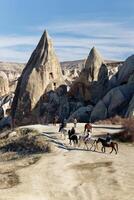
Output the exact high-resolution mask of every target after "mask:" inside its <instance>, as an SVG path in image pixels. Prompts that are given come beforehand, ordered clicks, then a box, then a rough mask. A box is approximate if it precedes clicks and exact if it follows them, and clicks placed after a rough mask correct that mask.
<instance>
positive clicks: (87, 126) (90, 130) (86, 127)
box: [84, 122, 92, 133]
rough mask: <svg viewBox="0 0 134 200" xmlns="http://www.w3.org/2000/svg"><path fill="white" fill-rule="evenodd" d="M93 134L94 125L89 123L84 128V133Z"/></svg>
mask: <svg viewBox="0 0 134 200" xmlns="http://www.w3.org/2000/svg"><path fill="white" fill-rule="evenodd" d="M86 131H87V132H90V133H91V132H92V125H91V124H90V123H89V122H88V123H87V124H85V127H84V133H85V132H86Z"/></svg>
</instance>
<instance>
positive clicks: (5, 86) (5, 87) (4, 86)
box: [0, 71, 9, 97]
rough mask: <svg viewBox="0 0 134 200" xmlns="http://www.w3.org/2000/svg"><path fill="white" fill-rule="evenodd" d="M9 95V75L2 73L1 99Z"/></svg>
mask: <svg viewBox="0 0 134 200" xmlns="http://www.w3.org/2000/svg"><path fill="white" fill-rule="evenodd" d="M8 93H9V82H8V78H7V75H6V74H5V73H4V72H3V71H0V97H1V96H3V95H6V94H8Z"/></svg>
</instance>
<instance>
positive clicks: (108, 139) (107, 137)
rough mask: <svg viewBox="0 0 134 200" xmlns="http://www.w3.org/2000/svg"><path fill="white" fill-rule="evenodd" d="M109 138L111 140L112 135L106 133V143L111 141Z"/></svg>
mask: <svg viewBox="0 0 134 200" xmlns="http://www.w3.org/2000/svg"><path fill="white" fill-rule="evenodd" d="M111 140H112V137H111V135H110V134H109V133H107V136H106V143H107V144H110V143H111Z"/></svg>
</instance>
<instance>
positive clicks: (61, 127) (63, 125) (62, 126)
mask: <svg viewBox="0 0 134 200" xmlns="http://www.w3.org/2000/svg"><path fill="white" fill-rule="evenodd" d="M64 127H65V124H64V121H62V122H61V124H60V127H59V132H61V130H62V129H63V128H64Z"/></svg>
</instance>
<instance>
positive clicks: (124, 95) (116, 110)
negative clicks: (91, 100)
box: [90, 83, 134, 121]
mask: <svg viewBox="0 0 134 200" xmlns="http://www.w3.org/2000/svg"><path fill="white" fill-rule="evenodd" d="M133 94H134V83H129V84H125V85H121V86H118V87H116V88H113V89H112V90H110V91H109V92H108V93H107V94H106V95H105V96H104V98H103V99H102V100H101V101H99V102H98V103H97V104H96V106H95V107H94V109H93V111H92V113H91V117H90V118H91V121H97V120H103V119H106V118H109V117H113V116H115V115H120V116H125V114H126V112H127V109H128V105H129V102H130V100H131V99H132V96H133Z"/></svg>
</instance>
